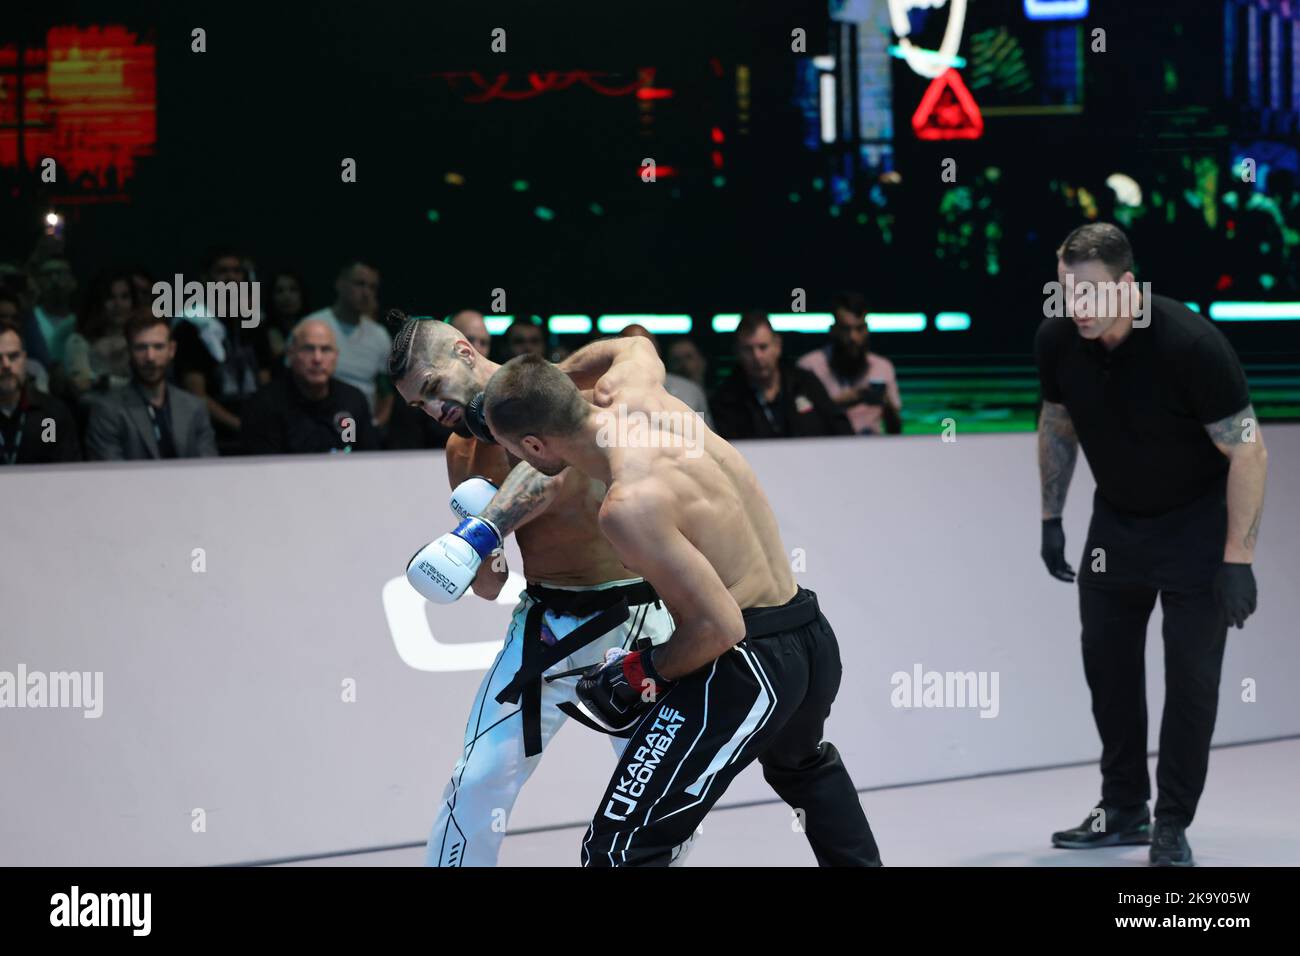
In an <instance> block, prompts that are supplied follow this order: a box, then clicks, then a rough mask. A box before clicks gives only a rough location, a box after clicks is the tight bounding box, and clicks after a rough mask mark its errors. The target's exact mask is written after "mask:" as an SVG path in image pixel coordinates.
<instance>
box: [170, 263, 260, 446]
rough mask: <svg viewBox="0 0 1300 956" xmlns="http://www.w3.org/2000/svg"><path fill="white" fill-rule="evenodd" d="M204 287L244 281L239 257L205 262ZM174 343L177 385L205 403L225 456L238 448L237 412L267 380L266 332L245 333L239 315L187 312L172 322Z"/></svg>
mask: <svg viewBox="0 0 1300 956" xmlns="http://www.w3.org/2000/svg"><path fill="white" fill-rule="evenodd" d="M203 281H205V282H220V283H229V282H247V281H248V270H247V267H246V266H245V264H244V259H243V257H242V256H241V255H240V254H239V253H238V252H235V251H233V250H231V249H230V248H229V247H218V248H217V249H215V250H213V251H212V252H211V253H210V254H209V255H208V257H207V262H206V263H205V266H204V273H203ZM172 335H173V337H174V338H175V340H176V380H177V381H178V382H180V385H181V387H182V388H184V389H185V390H186V391H187V392H190V393H192V394H194V395H197V396H198V397H199V398H201V399H203V401H204V402H205V403H206V405H207V407H208V415H209V416H210V417H211V419H212V429H213V432H214V433H215V434H216V437H217V447H218V448H219V449H221V451H222V452H223V453H233V452H235V451H237V450H238V448H239V429H240V419H239V416H240V412H241V410H242V406H243V403H244V402H245V401H246V400H247V399H248V398H250V397H251V396H252V395H253V393H254V392H255V391H257V387H258V385H259V384H260V383H264V382H267V381H270V378H271V374H270V364H271V355H270V345H269V343H268V340H267V337H266V334H265V329H264V328H262V326H261V324H259V325H258V326H257V327H255V328H247V329H246V328H244V327H243V321H242V320H241V319H240V317H239V316H238V315H228V316H215V315H208V314H207V310H206V309H200V310H198V311H194V310H189V309H187V310H186V314H185V315H182V316H176V317H174V318H173V319H172Z"/></svg>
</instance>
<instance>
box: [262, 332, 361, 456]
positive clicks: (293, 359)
mask: <svg viewBox="0 0 1300 956" xmlns="http://www.w3.org/2000/svg"><path fill="white" fill-rule="evenodd" d="M286 354H287V355H288V356H289V375H288V377H286V378H284V379H280V380H277V381H274V382H272V383H271V384H270V385H266V386H263V387H262V388H261V389H259V390H258V392H257V394H256V395H255V396H254V397H253V400H252V401H251V402H249V403H248V407H247V409H246V411H245V413H244V428H243V441H244V452H245V453H246V454H249V455H277V454H304V453H311V452H339V451H341V452H350V451H354V450H356V451H371V450H373V449H376V448H378V447H379V438H378V434H377V432H376V431H375V427H374V425H373V424H372V423H371V421H370V406H369V405H368V404H367V403H366V396H365V395H364V394H363V393H362V392H361V389H359V388H356V387H354V386H352V385H349V384H348V383H347V382H344V381H341V380H339V379H337V378H335V377H334V373H335V371H336V370H337V369H338V364H339V350H338V345H337V343H336V339H335V338H334V329H333V327H332V326H331V324H330V323H329V322H326V321H324V320H322V319H312V318H306V319H303V320H302V321H301V322H299V323H298V324H297V326H295V327H294V330H293V332H292V333H290V336H289V347H288V350H287V352H286Z"/></svg>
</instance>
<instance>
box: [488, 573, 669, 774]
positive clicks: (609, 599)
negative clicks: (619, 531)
mask: <svg viewBox="0 0 1300 956" xmlns="http://www.w3.org/2000/svg"><path fill="white" fill-rule="evenodd" d="M527 594H528V596H529V597H530V598H532V599H533V606H532V607H530V608H529V609H528V616H527V617H526V618H525V619H524V636H523V641H524V646H523V663H522V665H521V666H520V668H519V670H518V671H516V672H515V676H514V677H512V678H511V679H510V683H509V684H507V685H506V686H505V687H503V688H502V689H501V692H500V693H499V694H497V696H496V699H497V703H499V704H507V703H509V704H514V703H518V702H519V699H520V697H522V698H523V704H522V707H521V711H522V714H523V723H524V756H526V757H532V756H534V755H536V754H539V753H541V752H542V674H543V673H544V672H545V671H547V670H549V669H550V668H552V667H554V666H555V665H556V664H558V663H559V662H560V661H562V660H564V659H565V658H566V657H568V656H569V655H571V654H574V653H576V652H577V651H579V650H581V649H582V648H584V647H586V646H587V645H588V644H591V643H592V642H594V641H597V640H599V639H600V638H602V637H604V636H605V635H606V634H608V633H609V632H610V631H612V630H614V628H616V627H618V626H619V625H621V624H622V623H623V622H624V621H626V620H627V619H628V618H629V617H630V616H631V613H630V612H629V611H628V607H629V606H634V605H639V604H658V603H659V596H658V595H657V594H655V590H654V588H653V587H651V586H650V583H649V582H648V581H638V582H636V583H635V584H626V585H621V586H619V587H612V588H602V589H600V590H595V591H565V590H561V589H559V588H548V587H543V586H542V585H539V584H530V585H529V586H528V588H527ZM548 610H550V611H554V612H555V613H557V614H572V615H574V616H576V617H585V616H586V615H588V614H593V613H594V614H595V615H596V616H595V617H593V618H592V619H591V620H589V621H584V622H583V623H582V624H579V625H578V626H577V627H576V628H574V629H573V630H572V631H571V632H570V633H569V634H567V635H565V636H564V637H562V638H561V639H560V640H558V641H556V642H555V643H554V644H550V645H548V644H546V643H545V642H544V641H543V640H542V619H543V615H545V613H546V612H547V611H548Z"/></svg>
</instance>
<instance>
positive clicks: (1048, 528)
mask: <svg viewBox="0 0 1300 956" xmlns="http://www.w3.org/2000/svg"><path fill="white" fill-rule="evenodd" d="M1038 553H1039V554H1041V555H1042V556H1043V564H1045V565H1047V572H1048V574H1050V575H1051V576H1052V577H1054V578H1056V579H1057V580H1058V581H1067V582H1068V581H1073V580H1074V568H1072V567H1070V562H1068V561H1066V560H1065V529H1064V528H1063V527H1061V519H1060V518H1047V519H1045V520H1044V521H1043V547H1042V550H1041V551H1039V552H1038Z"/></svg>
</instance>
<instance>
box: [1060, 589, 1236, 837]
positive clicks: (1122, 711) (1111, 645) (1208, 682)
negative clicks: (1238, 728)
mask: <svg viewBox="0 0 1300 956" xmlns="http://www.w3.org/2000/svg"><path fill="white" fill-rule="evenodd" d="M1157 595H1159V598H1160V607H1161V610H1162V611H1163V612H1164V627H1163V631H1164V644H1165V709H1164V714H1163V715H1162V717H1161V720H1160V752H1159V759H1158V761H1157V764H1156V786H1157V800H1156V807H1155V815H1156V818H1157V819H1161V818H1163V819H1166V820H1170V821H1175V822H1178V823H1181V824H1182V825H1184V826H1187V825H1190V824H1191V822H1192V818H1193V817H1194V816H1195V815H1196V804H1197V802H1198V801H1199V800H1200V798H1201V791H1202V790H1203V789H1204V787H1205V774H1206V771H1207V769H1208V767H1209V760H1210V737H1211V736H1212V735H1213V733H1214V720H1215V717H1216V716H1217V714H1218V708H1219V675H1220V673H1221V671H1222V668H1223V649H1224V644H1225V643H1226V639H1227V633H1228V628H1227V623H1226V622H1225V621H1224V619H1223V616H1222V614H1221V613H1220V611H1219V608H1218V605H1217V603H1216V602H1215V600H1214V595H1213V592H1212V591H1211V590H1210V589H1209V588H1202V589H1192V590H1184V591H1169V590H1161V591H1158V590H1157V589H1156V588H1153V587H1148V586H1144V585H1125V586H1110V587H1095V586H1090V585H1081V586H1080V587H1079V614H1080V617H1081V619H1082V621H1083V667H1084V671H1085V673H1086V674H1087V678H1088V688H1089V689H1090V690H1091V691H1092V715H1093V718H1094V719H1095V720H1096V722H1097V731H1098V733H1099V734H1100V735H1101V743H1102V755H1101V777H1102V784H1101V798H1102V802H1103V803H1104V804H1106V805H1107V806H1111V807H1134V806H1138V805H1141V804H1143V803H1146V801H1148V800H1149V799H1150V798H1151V780H1150V777H1149V775H1148V773H1147V701H1146V666H1145V649H1146V634H1147V621H1148V620H1149V619H1150V617H1151V611H1152V609H1153V608H1154V607H1155V602H1156V597H1157Z"/></svg>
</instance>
